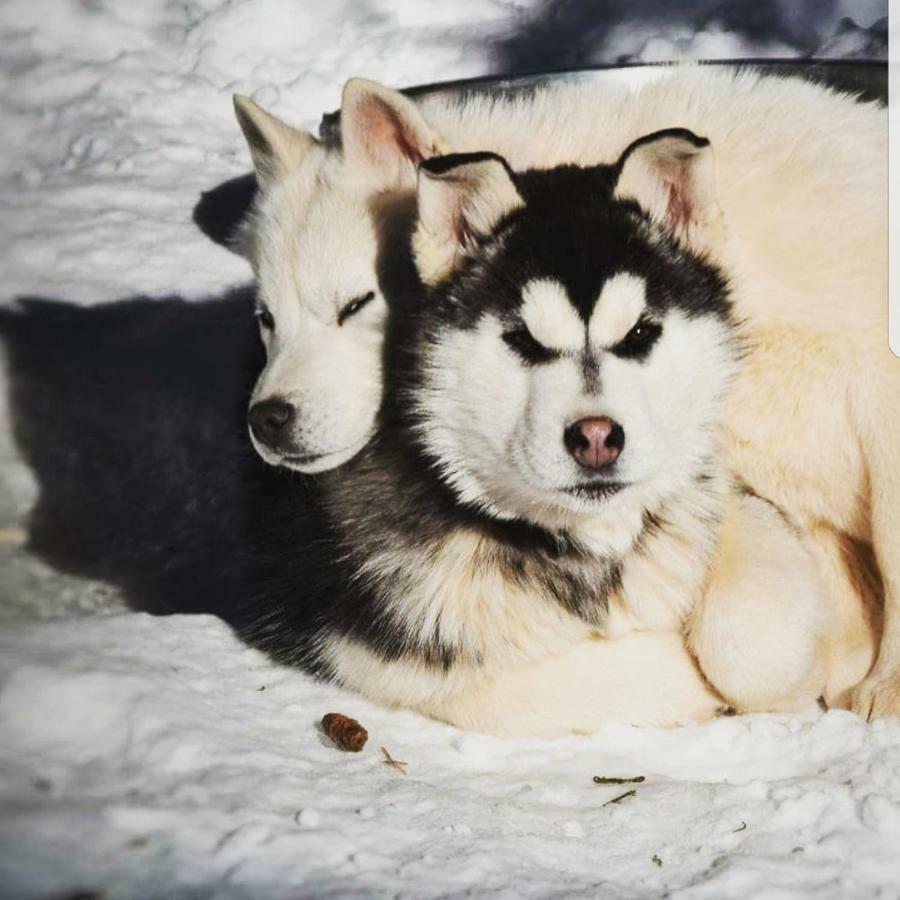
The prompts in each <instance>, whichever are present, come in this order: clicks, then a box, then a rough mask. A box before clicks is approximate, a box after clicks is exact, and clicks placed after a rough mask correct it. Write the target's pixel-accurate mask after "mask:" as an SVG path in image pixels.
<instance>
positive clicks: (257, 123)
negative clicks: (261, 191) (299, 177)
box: [233, 94, 318, 186]
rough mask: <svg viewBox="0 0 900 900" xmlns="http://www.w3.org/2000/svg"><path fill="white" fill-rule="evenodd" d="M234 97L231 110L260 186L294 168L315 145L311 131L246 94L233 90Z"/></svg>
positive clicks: (316, 143)
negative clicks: (271, 110) (245, 141)
mask: <svg viewBox="0 0 900 900" xmlns="http://www.w3.org/2000/svg"><path fill="white" fill-rule="evenodd" d="M233 99H234V113H235V115H236V116H237V120H238V124H239V125H240V126H241V131H243V132H244V137H245V138H246V139H247V145H248V146H249V148H250V156H251V157H252V158H253V167H254V168H255V169H256V177H257V180H258V181H259V183H260V185H261V186H265V184H266V183H267V182H268V181H269V180H271V179H272V178H275V177H277V176H279V175H283V174H285V173H286V172H290V171H292V170H293V169H295V168H296V167H297V166H298V165H299V164H300V162H301V160H302V159H303V157H304V156H306V154H307V153H309V152H310V151H311V150H312V149H313V148H314V147H316V146H317V145H318V142H317V141H316V139H315V138H314V137H313V136H312V135H310V134H307V133H306V132H304V131H300V130H299V129H297V128H292V127H291V126H290V125H286V124H285V123H284V122H282V121H281V120H280V119H276V118H275V116H273V115H272V114H271V113H267V112H266V111H265V110H264V109H263V108H262V107H261V106H258V105H257V104H256V103H254V102H253V101H252V100H251V99H250V98H249V97H243V96H241V95H240V94H235V95H234V98H233Z"/></svg>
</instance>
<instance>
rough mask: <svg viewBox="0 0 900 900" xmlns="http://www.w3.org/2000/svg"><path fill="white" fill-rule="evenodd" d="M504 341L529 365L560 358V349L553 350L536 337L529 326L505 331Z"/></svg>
mask: <svg viewBox="0 0 900 900" xmlns="http://www.w3.org/2000/svg"><path fill="white" fill-rule="evenodd" d="M503 342H504V343H505V344H506V346H507V347H509V348H510V350H512V351H513V353H515V354H516V355H517V356H518V357H519V358H520V359H521V360H522V361H523V362H525V363H528V364H529V365H538V364H539V363H546V362H552V361H553V360H554V359H559V351H558V350H551V349H550V348H549V347H545V346H544V345H543V344H541V343H539V342H538V341H536V340H535V339H534V337H533V336H532V334H531V332H530V331H529V330H528V329H527V328H516V329H515V330H513V331H505V332H504V333H503Z"/></svg>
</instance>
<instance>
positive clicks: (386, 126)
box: [357, 98, 425, 166]
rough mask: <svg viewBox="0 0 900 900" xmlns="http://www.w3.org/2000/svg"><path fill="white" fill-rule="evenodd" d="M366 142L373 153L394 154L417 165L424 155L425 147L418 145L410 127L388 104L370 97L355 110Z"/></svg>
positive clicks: (388, 155) (377, 155) (378, 154)
mask: <svg viewBox="0 0 900 900" xmlns="http://www.w3.org/2000/svg"><path fill="white" fill-rule="evenodd" d="M357 115H358V116H359V117H360V122H361V124H362V129H363V136H364V138H365V145H366V146H367V147H368V148H369V149H370V151H371V152H372V154H373V156H375V157H376V158H377V157H387V158H391V157H393V156H395V155H397V154H399V155H400V156H402V157H404V158H405V159H407V160H408V161H409V162H411V163H412V164H413V165H414V166H417V165H418V164H419V163H420V162H422V160H423V159H425V148H423V147H420V146H418V144H417V143H416V135H415V134H414V133H413V132H412V129H410V128H409V127H405V126H406V123H404V122H403V120H402V119H401V118H400V117H399V116H398V115H397V113H396V112H395V111H394V110H392V109H391V108H390V107H388V106H386V105H385V104H383V103H382V102H381V101H380V100H377V99H375V98H372V99H370V100H367V101H365V103H363V104H362V105H361V108H360V109H359V110H358V111H357Z"/></svg>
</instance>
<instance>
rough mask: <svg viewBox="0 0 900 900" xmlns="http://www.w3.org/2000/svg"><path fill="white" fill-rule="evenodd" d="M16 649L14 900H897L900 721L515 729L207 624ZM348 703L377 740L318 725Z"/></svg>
mask: <svg viewBox="0 0 900 900" xmlns="http://www.w3.org/2000/svg"><path fill="white" fill-rule="evenodd" d="M0 648H2V677H3V679H4V688H3V692H2V694H0V726H2V731H3V733H4V735H6V739H5V741H4V748H3V750H2V751H0V753H2V759H3V772H4V775H3V783H2V790H3V792H4V795H5V811H4V817H3V819H4V821H3V842H4V853H3V861H2V866H3V870H2V877H3V879H4V880H5V883H6V885H7V890H8V891H9V895H11V896H18V897H26V896H57V895H60V894H61V892H62V891H63V889H67V890H74V889H76V888H77V889H80V890H86V891H89V890H96V891H99V890H100V889H103V890H105V891H106V892H107V893H106V894H105V895H104V896H110V897H132V896H134V897H190V896H195V895H196V894H197V893H200V894H203V893H205V892H209V893H214V895H215V896H217V897H271V898H280V897H285V898H287V897H296V896H298V889H301V888H302V890H301V891H300V895H302V896H307V895H309V896H358V895H360V894H362V895H368V894H374V895H378V896H394V895H397V894H403V895H409V896H432V895H456V894H461V893H463V892H465V891H473V892H475V893H488V892H492V893H497V894H501V895H506V896H510V897H514V896H533V897H547V896H561V895H567V896H570V895H573V894H584V895H588V896H601V897H604V898H618V897H622V898H626V897H629V898H630V897H641V896H646V897H657V896H661V895H662V894H663V893H664V892H665V891H667V890H668V891H670V892H672V893H673V894H674V895H675V896H682V897H710V898H722V897H741V898H749V897H773V896H789V895H792V894H798V893H809V894H815V895H816V896H817V897H818V898H820V900H826V898H833V900H845V898H848V897H863V896H876V895H877V894H878V892H879V889H881V890H882V891H883V894H882V895H883V896H897V885H898V882H897V879H898V877H900V864H898V859H897V856H898V853H897V851H898V847H900V755H898V750H897V747H898V742H900V722H892V723H890V724H889V723H886V722H879V723H875V724H874V725H866V724H865V723H864V722H862V721H861V720H860V719H859V718H857V717H856V716H853V715H851V714H849V713H843V712H829V713H827V714H824V715H820V716H819V717H818V718H816V719H815V720H814V721H806V722H801V721H798V720H796V719H792V718H789V717H774V716H763V717H737V718H724V719H719V720H718V721H715V722H712V723H710V724H707V725H704V726H702V727H693V728H683V729H680V730H674V731H664V730H646V729H639V728H632V727H628V726H623V725H613V724H611V725H609V726H607V727H606V728H604V729H603V730H602V731H601V732H600V733H599V734H596V735H594V736H592V737H589V738H588V737H573V738H569V739H565V740H558V741H539V740H531V741H525V740H520V741H509V740H502V739H499V738H492V737H487V736H482V735H476V734H466V733H463V732H460V731H457V730H456V729H454V728H451V727H449V726H445V725H441V724H438V723H436V722H431V721H428V720H426V719H423V718H421V717H420V716H417V715H415V714H413V713H411V712H405V711H387V710H384V709H381V708H379V707H377V706H374V705H372V704H370V703H367V702H366V701H364V700H361V699H359V698H357V697H353V696H349V695H347V694H346V693H344V692H342V691H340V690H338V689H337V688H334V687H328V686H322V685H317V684H314V683H312V682H311V681H310V680H309V679H308V678H306V677H304V676H303V675H300V674H298V673H296V672H293V671H289V670H285V669H281V668H276V667H275V666H273V665H271V664H270V663H268V662H267V661H266V660H265V659H264V658H263V657H262V656H261V655H260V654H258V653H257V652H256V651H254V650H249V649H246V648H245V647H243V646H241V645H240V644H239V643H238V642H237V641H236V640H235V638H234V637H232V635H231V634H230V633H229V632H228V630H227V628H226V627H225V626H224V625H222V624H221V623H220V622H218V620H215V619H211V618H206V617H201V616H197V617H180V616H179V617H170V618H162V619H161V618H152V617H149V616H145V615H142V614H134V613H132V614H128V615H115V616H109V617H105V618H101V619H99V620H97V619H80V620H69V621H61V622H55V623H50V624H45V625H42V626H40V627H35V626H27V625H17V626H15V627H13V628H10V629H9V630H7V631H6V633H5V634H4V635H3V636H2V638H0ZM332 711H339V712H343V713H346V714H348V715H351V716H353V717H355V718H357V719H358V720H359V721H360V722H362V724H363V725H364V726H365V727H366V728H367V729H368V731H369V743H368V745H367V746H366V748H365V749H364V750H363V751H362V752H361V753H359V754H353V753H344V752H341V751H339V750H337V749H336V748H335V747H334V746H333V745H332V744H331V742H330V741H329V740H328V739H327V738H326V737H324V735H322V734H321V732H320V731H319V730H318V729H317V722H318V720H319V719H320V718H321V717H322V716H323V715H324V714H325V713H327V712H332ZM382 746H384V747H385V748H386V749H387V750H388V752H389V753H390V755H391V757H392V758H393V759H395V760H400V761H401V762H404V763H406V765H405V766H403V767H402V770H401V769H397V768H395V767H392V766H389V765H387V764H386V762H385V760H384V756H383V755H382V753H381V751H380V747H382ZM595 775H599V776H603V777H614V776H622V777H636V776H644V777H645V779H646V780H645V781H644V782H642V783H638V784H634V785H631V784H626V785H610V786H605V785H598V784H595V783H594V781H593V776H595ZM629 790H634V791H635V793H634V794H633V795H631V796H626V797H624V798H622V799H620V800H619V801H618V802H610V801H613V800H614V799H615V798H617V797H621V795H622V794H623V793H626V792H627V791H629ZM201 888H202V890H201Z"/></svg>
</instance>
